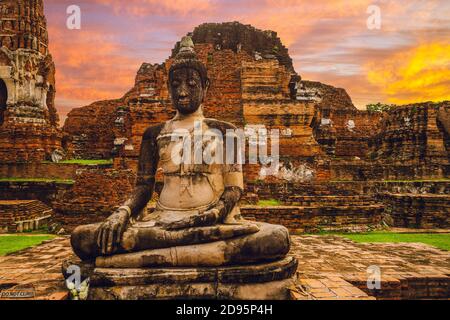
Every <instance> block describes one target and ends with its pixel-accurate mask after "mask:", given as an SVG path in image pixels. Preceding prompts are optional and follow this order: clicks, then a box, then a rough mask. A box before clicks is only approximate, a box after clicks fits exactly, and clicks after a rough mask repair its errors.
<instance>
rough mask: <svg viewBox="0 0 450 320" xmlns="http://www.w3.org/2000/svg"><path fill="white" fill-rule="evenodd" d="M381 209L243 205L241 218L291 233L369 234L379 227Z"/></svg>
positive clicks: (380, 207)
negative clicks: (285, 229) (287, 230)
mask: <svg viewBox="0 0 450 320" xmlns="http://www.w3.org/2000/svg"><path fill="white" fill-rule="evenodd" d="M382 212H383V208H382V206H377V207H371V206H366V207H353V208H352V207H347V208H344V207H326V206H317V207H314V206H309V207H298V206H277V207H261V206H243V207H242V208H241V213H242V215H243V216H244V217H245V218H247V219H250V220H256V221H261V222H267V223H272V224H280V225H283V226H285V227H287V228H288V229H289V230H290V231H291V232H318V231H367V230H370V229H371V228H377V227H379V225H380V223H381V221H382V215H381V214H382Z"/></svg>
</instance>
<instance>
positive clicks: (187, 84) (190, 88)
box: [169, 68, 207, 114]
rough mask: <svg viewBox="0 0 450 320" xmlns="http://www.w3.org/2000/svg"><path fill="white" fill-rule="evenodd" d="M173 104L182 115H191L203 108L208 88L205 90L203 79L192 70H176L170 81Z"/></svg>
mask: <svg viewBox="0 0 450 320" xmlns="http://www.w3.org/2000/svg"><path fill="white" fill-rule="evenodd" d="M169 87H170V92H171V95H172V102H173V105H174V107H175V109H176V110H178V112H180V113H181V114H191V113H194V112H195V111H197V110H198V108H199V107H200V106H201V104H202V102H203V100H204V98H205V96H206V91H207V88H203V86H202V79H201V77H200V74H199V72H198V71H197V70H195V69H192V68H180V69H175V70H174V71H173V72H172V76H171V78H170V79H169Z"/></svg>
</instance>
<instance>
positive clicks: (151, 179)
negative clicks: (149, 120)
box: [124, 125, 162, 218]
mask: <svg viewBox="0 0 450 320" xmlns="http://www.w3.org/2000/svg"><path fill="white" fill-rule="evenodd" d="M161 128H162V126H160V125H159V126H154V127H150V128H149V129H147V131H146V132H145V133H144V136H143V138H142V144H141V150H140V153H139V164H138V174H137V180H136V186H135V188H134V190H133V193H132V194H131V196H130V198H129V199H128V200H127V201H126V202H125V203H124V207H128V208H129V209H130V214H131V216H132V217H133V218H136V217H137V216H138V215H139V213H140V212H141V211H142V210H143V209H144V208H145V207H146V206H147V203H148V202H149V201H150V200H151V198H152V195H153V190H154V188H155V176H156V171H157V169H158V162H159V152H158V144H157V137H158V135H159V133H160V131H161Z"/></svg>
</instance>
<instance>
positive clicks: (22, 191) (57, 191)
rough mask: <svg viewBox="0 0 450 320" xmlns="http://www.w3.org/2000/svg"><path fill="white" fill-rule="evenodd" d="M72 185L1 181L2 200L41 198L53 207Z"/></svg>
mask: <svg viewBox="0 0 450 320" xmlns="http://www.w3.org/2000/svg"><path fill="white" fill-rule="evenodd" d="M72 186H73V184H72V183H59V182H33V181H30V182H19V181H0V200H39V201H42V202H43V203H45V204H46V205H48V206H50V207H53V203H54V202H55V201H56V202H57V201H60V200H61V199H62V197H63V196H64V194H65V192H66V191H69V190H71V189H72Z"/></svg>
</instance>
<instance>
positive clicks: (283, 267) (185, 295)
mask: <svg viewBox="0 0 450 320" xmlns="http://www.w3.org/2000/svg"><path fill="white" fill-rule="evenodd" d="M73 264H76V265H80V266H81V267H82V272H83V276H82V277H83V279H85V278H90V283H91V288H90V293H89V298H90V299H92V300H147V299H235V300H239V299H251V300H252V299H254V300H268V299H280V300H283V299H288V298H289V293H288V287H289V286H291V285H292V284H293V280H291V278H292V275H293V274H294V273H295V272H296V270H297V264H298V263H297V260H296V259H294V258H292V257H288V258H286V259H284V260H281V261H276V262H272V263H265V264H257V265H245V266H235V267H233V266H231V267H222V268H170V269H157V268H151V269H149V268H145V269H111V268H106V269H105V268H95V267H93V266H92V265H89V264H87V265H84V264H83V263H82V262H81V261H79V260H78V261H77V260H76V259H75V260H68V261H66V262H65V263H64V264H63V273H65V271H64V270H65V269H66V268H67V267H68V266H69V265H73Z"/></svg>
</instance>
